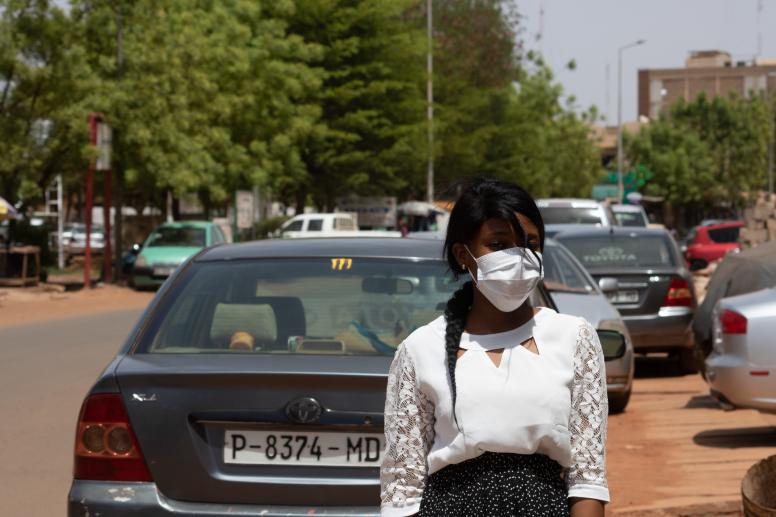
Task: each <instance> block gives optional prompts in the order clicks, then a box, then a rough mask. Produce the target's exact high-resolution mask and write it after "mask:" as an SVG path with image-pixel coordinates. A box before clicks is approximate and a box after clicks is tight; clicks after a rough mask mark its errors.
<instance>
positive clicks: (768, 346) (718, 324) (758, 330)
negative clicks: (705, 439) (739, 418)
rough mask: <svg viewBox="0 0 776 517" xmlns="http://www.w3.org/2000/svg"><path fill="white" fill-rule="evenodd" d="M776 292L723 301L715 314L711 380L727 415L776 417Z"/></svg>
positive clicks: (709, 359)
mask: <svg viewBox="0 0 776 517" xmlns="http://www.w3.org/2000/svg"><path fill="white" fill-rule="evenodd" d="M774 335H776V289H774V288H772V289H764V290H762V291H756V292H754V293H749V294H743V295H739V296H732V297H730V298H723V299H722V300H720V301H719V304H718V305H717V307H716V309H715V311H714V323H713V333H712V348H711V353H710V354H709V356H708V357H707V358H706V380H707V382H708V383H709V385H710V386H711V394H712V395H713V396H715V397H716V398H717V399H718V400H719V401H720V402H721V403H722V405H723V407H726V408H728V409H733V408H737V407H738V408H752V409H757V410H759V411H762V412H765V413H776V382H774V376H776V347H774V346H773V336H774Z"/></svg>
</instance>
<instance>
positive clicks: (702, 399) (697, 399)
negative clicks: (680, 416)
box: [684, 395, 722, 409]
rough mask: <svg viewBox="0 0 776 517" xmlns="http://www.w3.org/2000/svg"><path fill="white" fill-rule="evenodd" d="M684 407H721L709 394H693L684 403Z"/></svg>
mask: <svg viewBox="0 0 776 517" xmlns="http://www.w3.org/2000/svg"><path fill="white" fill-rule="evenodd" d="M684 409H722V408H721V407H720V405H719V402H717V399H715V398H714V397H712V396H711V395H695V396H694V397H691V398H690V400H688V401H687V404H685V406H684Z"/></svg>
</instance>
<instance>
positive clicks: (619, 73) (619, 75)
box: [617, 39, 644, 203]
mask: <svg viewBox="0 0 776 517" xmlns="http://www.w3.org/2000/svg"><path fill="white" fill-rule="evenodd" d="M643 44H644V40H643V39H640V40H637V41H634V42H633V43H629V44H627V45H624V46H622V47H620V48H618V49H617V202H618V203H622V198H623V195H624V194H625V187H624V185H623V182H622V167H623V165H622V162H623V156H622V53H623V51H624V50H626V49H629V48H632V47H637V46H639V45H643Z"/></svg>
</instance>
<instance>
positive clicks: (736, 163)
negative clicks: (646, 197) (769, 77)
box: [628, 95, 773, 206]
mask: <svg viewBox="0 0 776 517" xmlns="http://www.w3.org/2000/svg"><path fill="white" fill-rule="evenodd" d="M771 113H772V111H771V109H770V108H769V105H768V102H767V100H766V99H765V98H764V97H760V96H753V97H752V98H749V99H746V98H740V97H737V96H730V97H715V98H713V99H708V98H707V97H706V96H705V95H700V96H699V97H698V98H697V99H696V100H694V101H693V102H686V101H680V102H678V103H677V104H675V105H674V106H673V107H672V108H671V110H670V112H669V113H668V114H667V115H665V116H662V117H661V118H660V119H659V120H656V121H653V122H651V123H650V124H649V125H647V126H646V127H644V128H643V129H642V130H641V132H640V134H639V135H638V136H636V137H634V138H631V139H630V141H629V144H628V153H629V157H630V159H631V161H632V162H633V163H642V164H644V165H646V166H647V167H648V168H649V169H650V170H651V171H652V172H653V173H654V175H655V177H654V179H653V180H652V181H651V182H650V183H649V185H648V186H647V189H648V190H647V191H648V192H649V193H651V194H656V195H660V196H664V197H665V198H666V199H667V200H668V201H670V202H673V203H689V202H696V203H700V204H702V205H708V206H711V205H714V204H717V203H719V202H721V201H733V202H734V203H735V202H736V201H737V200H739V199H740V198H741V196H740V195H741V194H742V193H745V192H748V191H751V190H754V189H757V188H762V187H763V186H764V184H765V181H766V172H767V155H768V139H769V135H771V124H772V120H771V117H772V116H773V115H772V114H771Z"/></svg>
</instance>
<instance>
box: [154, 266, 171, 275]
mask: <svg viewBox="0 0 776 517" xmlns="http://www.w3.org/2000/svg"><path fill="white" fill-rule="evenodd" d="M173 271H175V268H174V267H155V268H154V276H170V275H171V274H172V273H173Z"/></svg>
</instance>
